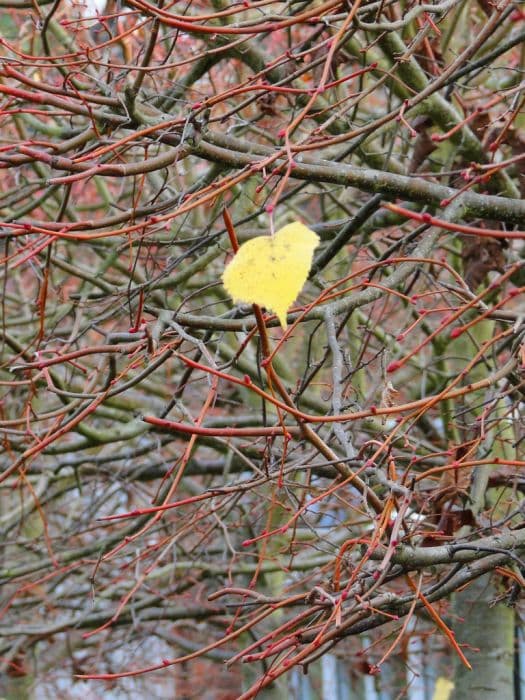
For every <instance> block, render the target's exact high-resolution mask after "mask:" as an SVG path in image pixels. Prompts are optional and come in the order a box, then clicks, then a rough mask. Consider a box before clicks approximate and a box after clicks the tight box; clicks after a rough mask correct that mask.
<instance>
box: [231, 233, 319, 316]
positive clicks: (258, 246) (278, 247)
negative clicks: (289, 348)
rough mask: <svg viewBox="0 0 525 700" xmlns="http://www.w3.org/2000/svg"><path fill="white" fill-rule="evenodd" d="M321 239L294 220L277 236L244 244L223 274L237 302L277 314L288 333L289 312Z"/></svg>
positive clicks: (261, 238)
mask: <svg viewBox="0 0 525 700" xmlns="http://www.w3.org/2000/svg"><path fill="white" fill-rule="evenodd" d="M318 243H319V236H318V235H317V234H316V233H314V232H313V231H311V230H310V229H309V228H307V227H306V226H304V225H303V224H300V223H299V222H298V221H295V222H294V223H293V224H288V226H284V227H283V228H281V229H279V231H277V233H276V234H275V235H274V236H258V237H257V238H252V239H251V240H250V241H247V242H246V243H243V245H242V246H241V247H240V248H239V250H238V251H237V254H236V255H235V257H234V258H233V260H232V261H231V262H230V264H229V265H227V267H226V269H225V270H224V273H223V275H222V281H223V282H224V286H225V287H226V291H227V292H228V294H230V296H231V297H232V298H233V300H234V301H235V302H244V303H245V304H259V305H260V306H265V307H266V308H267V309H271V310H272V311H274V312H275V313H276V314H277V317H278V319H279V321H280V322H281V326H282V327H283V328H284V329H285V330H286V312H287V311H288V309H289V307H290V306H291V304H292V302H294V301H295V300H296V299H297V295H298V294H299V292H300V291H301V289H302V288H303V285H304V283H305V282H306V278H307V277H308V273H309V271H310V268H311V266H312V258H313V255H314V250H315V249H316V248H317V245H318Z"/></svg>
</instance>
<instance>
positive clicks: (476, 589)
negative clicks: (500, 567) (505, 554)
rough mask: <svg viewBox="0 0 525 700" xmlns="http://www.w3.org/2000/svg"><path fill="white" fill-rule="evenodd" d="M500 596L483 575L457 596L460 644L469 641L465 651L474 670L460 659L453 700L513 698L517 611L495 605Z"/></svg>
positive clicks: (510, 699) (456, 609)
mask: <svg viewBox="0 0 525 700" xmlns="http://www.w3.org/2000/svg"><path fill="white" fill-rule="evenodd" d="M497 595H498V591H497V590H496V588H495V586H494V585H493V583H492V581H491V579H490V577H488V576H482V577H481V578H479V579H477V580H475V581H474V582H473V583H472V584H471V585H470V586H469V587H468V588H466V589H465V590H463V591H461V592H460V593H458V594H457V595H456V597H455V601H454V612H455V614H456V615H457V616H458V617H459V618H460V620H459V621H457V622H455V623H454V625H453V628H454V631H455V634H456V639H457V641H458V643H459V644H463V645H464V644H468V647H467V648H465V647H463V650H464V652H465V655H466V656H467V658H468V659H469V661H470V663H471V664H472V671H469V670H468V668H466V667H465V666H464V665H463V664H462V663H461V661H460V660H459V659H457V660H456V668H455V676H454V683H455V688H454V691H453V693H452V696H451V699H450V700H464V698H468V697H473V698H476V700H494V698H497V700H513V697H514V689H513V666H514V611H513V610H512V608H509V607H507V606H506V605H504V604H501V603H498V604H497V605H494V606H491V603H492V602H493V601H494V599H495V598H496V597H497ZM476 649H479V651H476Z"/></svg>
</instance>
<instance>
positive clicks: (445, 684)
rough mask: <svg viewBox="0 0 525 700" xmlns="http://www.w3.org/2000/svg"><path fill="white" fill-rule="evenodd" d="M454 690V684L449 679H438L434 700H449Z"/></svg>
mask: <svg viewBox="0 0 525 700" xmlns="http://www.w3.org/2000/svg"><path fill="white" fill-rule="evenodd" d="M453 690H454V683H453V682H452V681H449V680H448V678H443V677H441V678H438V679H437V681H436V687H435V690H434V697H433V699H432V700H449V698H450V694H451V693H452V691H453Z"/></svg>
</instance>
